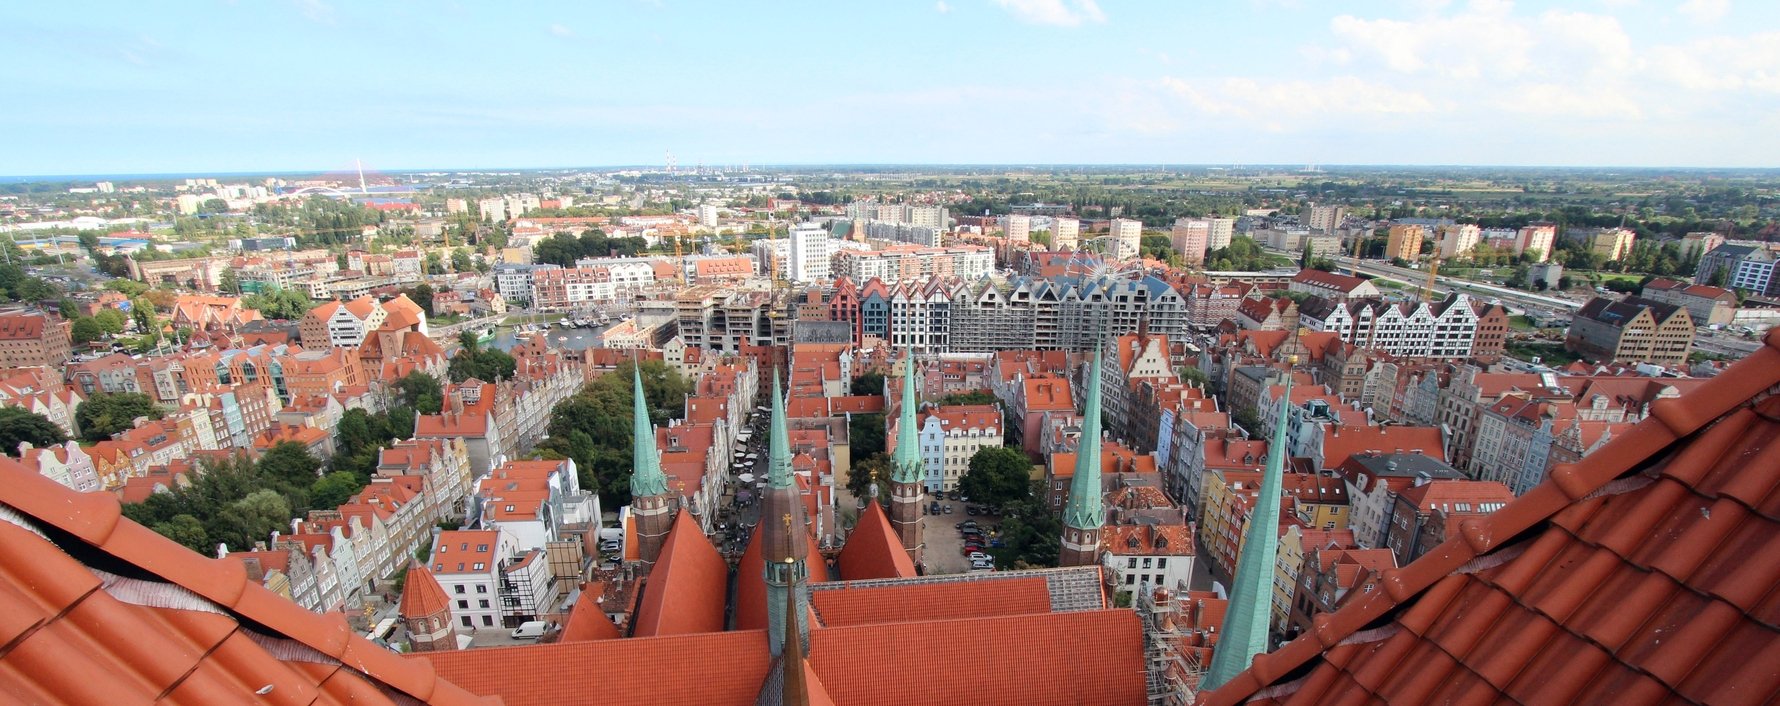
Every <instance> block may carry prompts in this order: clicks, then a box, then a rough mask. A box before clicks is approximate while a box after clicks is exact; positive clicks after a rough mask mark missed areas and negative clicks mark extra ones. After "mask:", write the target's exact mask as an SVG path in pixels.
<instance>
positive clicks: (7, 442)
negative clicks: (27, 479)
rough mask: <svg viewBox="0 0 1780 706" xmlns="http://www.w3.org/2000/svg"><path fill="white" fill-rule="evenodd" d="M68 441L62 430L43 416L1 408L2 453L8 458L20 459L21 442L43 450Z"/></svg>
mask: <svg viewBox="0 0 1780 706" xmlns="http://www.w3.org/2000/svg"><path fill="white" fill-rule="evenodd" d="M67 440H68V435H67V434H64V433H63V432H62V428H61V427H59V426H56V423H55V422H52V421H50V420H49V419H48V418H47V417H44V416H43V415H41V414H38V413H36V412H31V411H27V410H26V409H24V408H23V407H0V451H3V452H5V453H6V455H8V456H12V457H14V458H17V457H18V455H19V442H21V441H28V442H31V445H32V446H36V447H39V448H41V447H44V446H50V445H53V444H60V443H62V442H64V441H67Z"/></svg>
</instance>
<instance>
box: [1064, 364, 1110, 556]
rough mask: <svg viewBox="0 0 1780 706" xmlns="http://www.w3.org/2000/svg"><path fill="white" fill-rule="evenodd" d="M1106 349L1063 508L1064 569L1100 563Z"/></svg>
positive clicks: (1091, 382) (1093, 375)
mask: <svg viewBox="0 0 1780 706" xmlns="http://www.w3.org/2000/svg"><path fill="white" fill-rule="evenodd" d="M1103 357H1105V356H1104V351H1103V350H1096V351H1094V364H1093V365H1091V366H1089V369H1088V379H1087V380H1086V381H1084V382H1083V384H1082V387H1084V388H1087V392H1088V401H1087V404H1086V405H1085V406H1084V407H1083V408H1082V436H1081V441H1080V442H1078V443H1077V444H1076V450H1075V477H1073V478H1070V479H1069V505H1068V506H1066V507H1065V508H1063V548H1062V551H1061V552H1060V553H1059V554H1058V557H1057V559H1058V563H1060V564H1062V565H1063V566H1093V565H1094V563H1095V562H1097V561H1099V560H1100V557H1099V553H1100V527H1101V525H1103V524H1105V522H1106V513H1105V512H1104V511H1102V509H1101V498H1100V444H1101V441H1100V385H1101V382H1100V365H1101V358H1103Z"/></svg>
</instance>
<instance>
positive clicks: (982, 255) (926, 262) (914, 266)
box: [830, 245, 995, 282]
mask: <svg viewBox="0 0 1780 706" xmlns="http://www.w3.org/2000/svg"><path fill="white" fill-rule="evenodd" d="M994 271H995V251H994V250H991V249H989V248H987V247H984V246H981V245H959V246H954V247H949V248H922V247H915V246H904V247H894V248H885V249H883V250H843V251H841V252H839V253H836V254H835V255H834V258H833V269H832V270H831V272H830V274H832V275H833V276H834V277H846V278H849V279H851V280H853V281H855V282H864V281H866V280H869V279H872V278H874V277H876V278H878V279H881V280H884V281H885V282H900V281H903V280H908V279H921V278H925V277H950V276H955V277H960V278H963V279H967V280H970V279H978V278H981V277H983V276H986V275H988V274H990V273H992V272H994Z"/></svg>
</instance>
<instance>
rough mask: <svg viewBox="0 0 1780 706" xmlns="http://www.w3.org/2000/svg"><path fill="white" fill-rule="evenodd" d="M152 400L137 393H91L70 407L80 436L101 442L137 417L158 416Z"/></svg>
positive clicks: (133, 422)
mask: <svg viewBox="0 0 1780 706" xmlns="http://www.w3.org/2000/svg"><path fill="white" fill-rule="evenodd" d="M162 415H163V413H162V412H161V410H160V408H158V407H156V406H155V401H154V399H153V398H151V397H149V396H148V395H145V394H142V393H140V392H95V393H93V395H92V396H91V397H88V398H86V400H85V401H84V402H81V403H80V406H78V407H75V408H74V426H75V428H76V429H79V430H80V438H82V439H86V440H87V441H104V440H106V439H109V438H111V437H112V436H113V435H115V434H117V433H118V432H121V431H125V430H128V429H130V428H131V427H132V426H134V424H135V421H136V418H137V417H148V418H149V419H160V418H161V417H162Z"/></svg>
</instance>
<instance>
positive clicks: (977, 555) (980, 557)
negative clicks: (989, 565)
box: [970, 552, 994, 561]
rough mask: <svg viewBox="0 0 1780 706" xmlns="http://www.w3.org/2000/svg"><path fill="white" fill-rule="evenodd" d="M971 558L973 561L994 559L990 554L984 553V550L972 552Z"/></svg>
mask: <svg viewBox="0 0 1780 706" xmlns="http://www.w3.org/2000/svg"><path fill="white" fill-rule="evenodd" d="M970 560H971V561H994V559H992V558H990V557H989V555H988V554H984V553H982V552H971V553H970Z"/></svg>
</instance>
